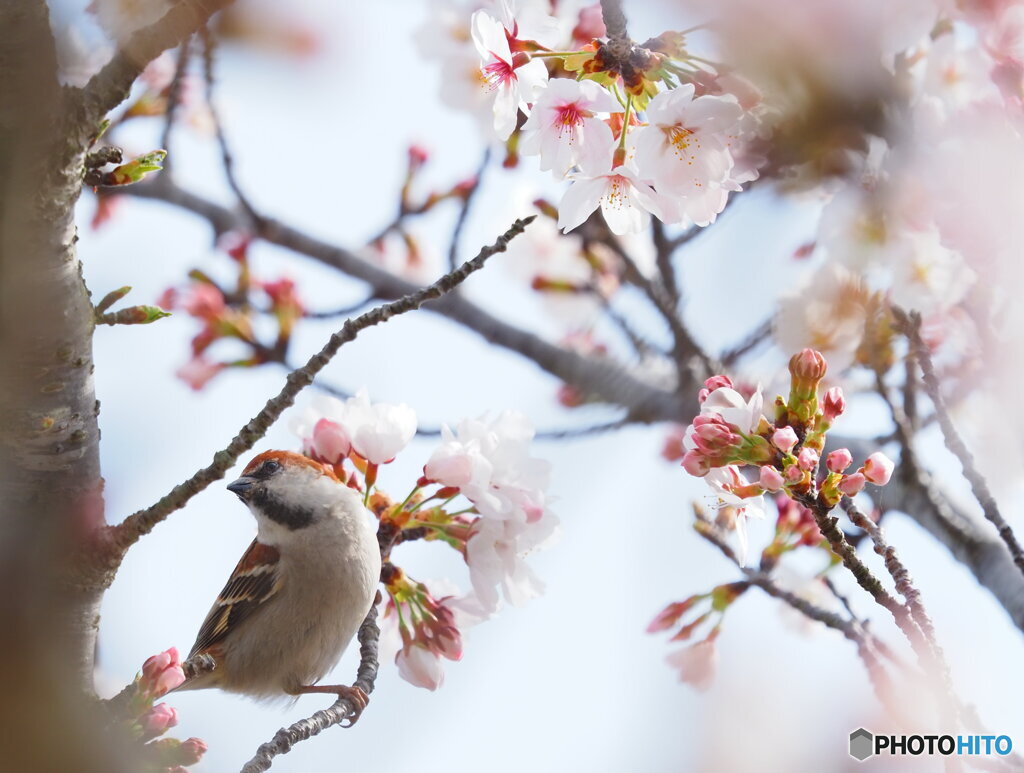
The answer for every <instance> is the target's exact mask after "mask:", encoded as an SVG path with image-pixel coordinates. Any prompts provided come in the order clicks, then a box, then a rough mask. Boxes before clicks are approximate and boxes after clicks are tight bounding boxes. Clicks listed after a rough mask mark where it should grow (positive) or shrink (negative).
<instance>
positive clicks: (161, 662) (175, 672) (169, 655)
mask: <svg viewBox="0 0 1024 773" xmlns="http://www.w3.org/2000/svg"><path fill="white" fill-rule="evenodd" d="M184 681H185V672H184V671H182V670H181V659H180V658H179V656H178V650H177V649H176V648H175V647H171V648H170V649H169V650H165V651H164V652H161V653H160V654H159V655H154V656H153V657H151V658H148V659H147V660H146V662H145V663H143V664H142V676H141V677H140V679H139V689H140V690H141V691H142V692H145V693H146V694H148V695H150V696H151V697H153V698H159V697H160V696H161V695H165V694H166V693H168V692H170V691H171V690H173V689H174V688H175V687H177V686H178V685H180V684H181V683H182V682H184Z"/></svg>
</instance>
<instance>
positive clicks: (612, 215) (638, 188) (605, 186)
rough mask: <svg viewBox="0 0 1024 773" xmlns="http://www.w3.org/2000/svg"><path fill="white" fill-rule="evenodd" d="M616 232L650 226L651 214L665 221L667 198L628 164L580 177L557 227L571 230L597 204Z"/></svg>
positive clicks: (569, 192) (566, 199)
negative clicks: (643, 179)
mask: <svg viewBox="0 0 1024 773" xmlns="http://www.w3.org/2000/svg"><path fill="white" fill-rule="evenodd" d="M599 206H600V207H601V214H602V215H604V219H605V221H606V222H607V223H608V227H609V228H610V229H611V230H612V233H615V234H619V235H622V234H627V233H638V232H639V231H641V230H643V229H644V228H646V227H647V224H648V222H650V214H649V213H653V214H654V215H656V216H657V217H659V218H661V219H662V220H666V219H668V218H666V217H663V215H664V214H665V211H666V209H668V206H667V203H666V201H665V200H664V197H662V196H660V195H659V194H658V193H656V192H655V190H654V189H653V188H652V187H651V186H650V185H648V184H647V183H646V182H643V181H642V180H641V179H640V177H639V175H638V174H637V173H636V171H635V170H634V169H632V168H630V167H629V166H626V165H622V166H617V167H615V168H614V169H612V170H611V171H610V172H608V173H606V174H601V175H597V176H594V177H586V176H582V175H580V176H577V177H576V178H575V179H574V181H573V184H572V185H571V186H570V187H569V190H567V191H566V192H565V195H564V196H563V197H562V202H561V204H560V205H559V207H558V227H559V228H561V229H562V231H563V232H564V233H568V232H569V231H571V230H572V229H574V228H576V226H578V225H580V224H581V223H583V221H585V220H586V219H587V218H588V217H590V213H591V212H593V211H594V210H595V209H597V208H598V207H599Z"/></svg>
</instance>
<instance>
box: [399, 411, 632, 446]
mask: <svg viewBox="0 0 1024 773" xmlns="http://www.w3.org/2000/svg"><path fill="white" fill-rule="evenodd" d="M631 423H632V419H630V418H629V417H628V416H624V417H623V418H621V419H615V420H613V421H607V422H603V423H601V424H589V425H587V426H585V427H567V428H566V429H542V430H538V432H537V433H536V434H535V435H534V436H533V437H534V439H535V440H567V439H570V438H578V437H589V436H591V435H602V434H604V433H605V432H615V430H619V429H622V428H623V427H628V426H629V425H630V424H631ZM416 434H417V435H420V436H421V437H435V436H437V435H440V434H441V428H440V427H420V428H418V429H417V430H416Z"/></svg>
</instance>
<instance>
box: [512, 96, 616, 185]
mask: <svg viewBox="0 0 1024 773" xmlns="http://www.w3.org/2000/svg"><path fill="white" fill-rule="evenodd" d="M621 110H622V108H621V106H620V105H619V103H618V101H616V99H615V98H614V97H613V96H612V95H611V94H609V93H608V92H607V91H606V90H605V89H603V88H601V87H600V86H598V85H597V84H596V83H594V82H593V81H574V80H569V79H567V78H556V79H554V80H552V81H550V82H549V83H548V86H547V88H546V89H544V91H543V93H542V94H541V96H540V98H539V99H538V100H537V102H536V104H534V106H533V108H532V110H531V113H530V118H529V120H527V122H526V124H525V125H524V126H523V138H522V145H521V149H522V152H523V153H524V154H539V155H540V168H541V169H542V170H551V171H552V172H554V173H555V174H556V175H558V176H559V177H561V176H564V175H565V174H566V172H568V171H569V169H570V168H572V167H573V166H578V167H579V168H580V170H582V171H583V172H585V173H592V174H599V173H601V172H603V171H604V170H605V169H606V168H607V159H608V155H609V153H610V152H611V151H612V150H613V147H614V144H615V138H614V137H613V135H612V130H611V129H610V128H609V126H608V124H606V123H605V122H604V121H602V120H601V119H600V118H599V117H598V116H597V115H596V114H597V113H613V112H621Z"/></svg>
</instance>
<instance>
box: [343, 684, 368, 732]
mask: <svg viewBox="0 0 1024 773" xmlns="http://www.w3.org/2000/svg"><path fill="white" fill-rule="evenodd" d="M338 698H339V699H341V698H344V699H345V700H347V701H348V702H349V703H350V704H351V705H352V711H351V712H349V714H348V715H346V717H345V719H344V720H343V721H342V723H341V726H342V727H352V725H354V724H355V723H356V722H358V721H359V717H360V716H361V715H362V713H363V710H364V709H365V708H366V706H367V704H369V702H370V696H368V695H367V694H366V693H365V692H363V691H362V690H361V689H360V688H358V687H346V686H344V685H339V686H338Z"/></svg>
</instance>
